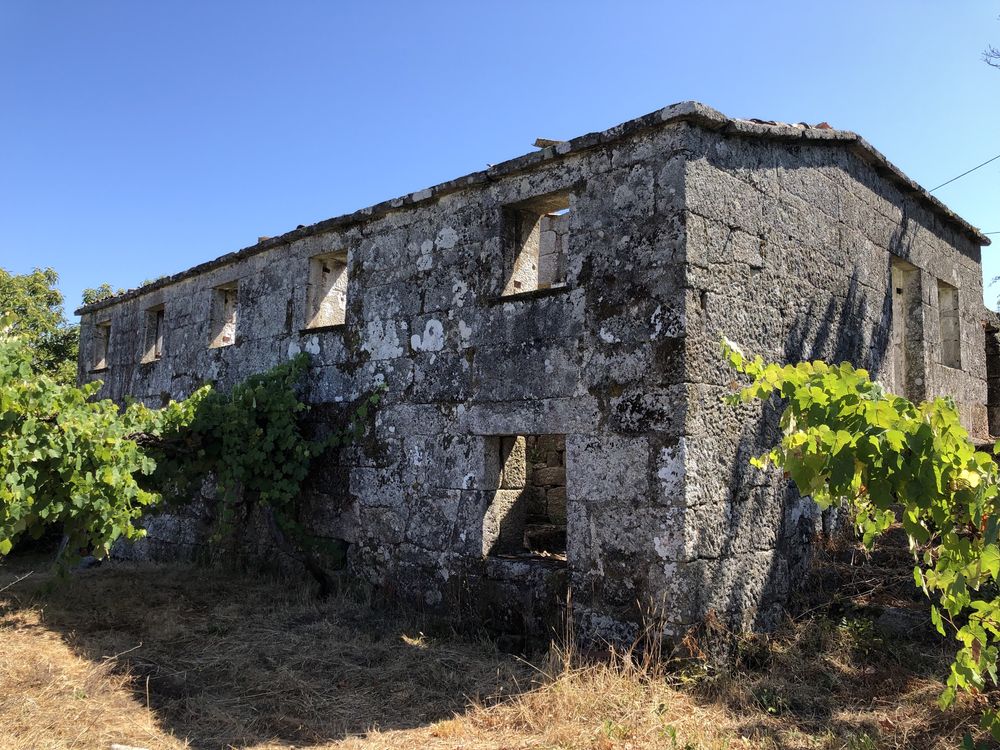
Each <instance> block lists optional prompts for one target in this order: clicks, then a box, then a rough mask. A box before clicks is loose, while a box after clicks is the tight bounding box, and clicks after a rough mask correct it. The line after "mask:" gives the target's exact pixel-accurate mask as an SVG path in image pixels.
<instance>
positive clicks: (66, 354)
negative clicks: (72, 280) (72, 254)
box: [0, 268, 79, 383]
mask: <svg viewBox="0 0 1000 750" xmlns="http://www.w3.org/2000/svg"><path fill="white" fill-rule="evenodd" d="M58 280H59V276H58V275H57V274H56V272H55V271H53V270H52V269H51V268H44V269H40V268H36V269H35V270H34V271H32V272H31V273H27V274H22V275H15V274H11V273H9V272H8V271H5V270H4V269H2V268H0V317H2V316H8V321H7V326H8V333H9V334H13V335H17V336H20V337H22V338H23V340H24V342H25V343H26V345H27V346H28V347H29V348H30V351H31V359H32V363H33V367H35V368H36V369H38V370H39V371H41V372H45V373H47V374H49V375H50V376H52V377H53V378H55V379H56V380H57V381H59V382H61V383H73V382H74V381H75V380H76V360H77V347H78V341H79V329H78V328H77V327H76V326H73V325H69V324H67V323H66V320H65V318H64V317H63V296H62V294H61V293H60V292H59V290H58V289H56V286H55V285H56V282H57V281H58Z"/></svg>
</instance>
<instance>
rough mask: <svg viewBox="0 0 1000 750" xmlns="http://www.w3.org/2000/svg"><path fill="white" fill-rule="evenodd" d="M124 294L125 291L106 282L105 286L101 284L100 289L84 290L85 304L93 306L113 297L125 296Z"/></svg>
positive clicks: (89, 288) (90, 288)
mask: <svg viewBox="0 0 1000 750" xmlns="http://www.w3.org/2000/svg"><path fill="white" fill-rule="evenodd" d="M124 292H125V290H124V289H115V288H114V287H112V286H111V284H108V283H107V282H105V283H104V284H101V285H100V286H98V287H88V288H86V289H84V290H83V304H85V305H92V304H94V303H95V302H100V301H101V300H104V299H110V298H111V297H115V296H117V295H119V294H123V293H124Z"/></svg>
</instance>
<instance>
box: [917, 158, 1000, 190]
mask: <svg viewBox="0 0 1000 750" xmlns="http://www.w3.org/2000/svg"><path fill="white" fill-rule="evenodd" d="M997 159H1000V154H997V155H996V156H994V157H993V158H992V159H987V160H986V161H984V162H983V163H982V164H980V165H978V166H975V167H973V168H972V169H970V170H969V171H968V172H962V174H960V175H959V176H958V177H952V178H951V179H950V180H948V181H947V182H942V183H941V184H940V185H938V186H937V187H936V188H931V189H930V190H928V191H927V192H928V193H933V192H934V191H935V190H938V189H940V188H943V187H944V186H945V185H950V184H951V183H953V182H954V181H955V180H960V179H961V178H963V177H965V175H967V174H972V173H973V172H975V171H976V170H977V169H979V168H980V167H985V166H986V165H987V164H989V163H990V162H991V161H996V160H997Z"/></svg>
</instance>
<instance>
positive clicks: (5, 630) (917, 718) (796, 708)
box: [0, 560, 978, 750]
mask: <svg viewBox="0 0 1000 750" xmlns="http://www.w3.org/2000/svg"><path fill="white" fill-rule="evenodd" d="M875 562H877V561H875ZM890 562H892V561H891V560H890ZM19 565H20V566H21V567H19ZM22 568H23V563H17V562H13V563H8V564H7V566H6V567H5V568H0V588H2V587H3V586H4V584H5V583H6V582H7V581H9V580H11V579H12V578H13V577H15V575H16V574H17V573H19V572H20V571H21V570H22ZM827 570H828V571H830V570H833V572H834V574H833V575H832V578H834V579H836V585H835V587H834V589H830V590H828V589H829V586H831V585H833V584H830V583H829V579H830V576H828V579H827V581H826V583H823V582H822V581H821V584H823V585H819V586H818V587H817V588H816V592H817V594H816V596H817V599H818V600H820V601H821V602H825V603H824V604H821V605H819V606H817V607H816V608H814V609H813V611H812V612H810V613H809V614H807V615H806V616H805V617H803V618H801V619H800V620H799V621H797V622H790V623H789V624H788V625H787V626H786V627H785V628H784V629H783V630H782V632H780V633H778V634H776V635H775V636H773V637H771V638H762V637H755V638H750V637H744V638H740V639H737V640H736V642H735V643H736V645H735V646H734V647H732V648H730V649H728V650H727V654H726V655H725V656H724V657H723V656H722V653H721V652H722V650H724V649H723V646H722V645H721V644H722V643H723V639H719V638H715V637H709V636H710V635H711V634H710V633H709V634H708V635H705V634H703V635H702V636H700V638H701V640H700V641H699V647H700V648H702V649H703V650H705V651H712V650H717V651H718V652H719V653H718V654H716V655H717V656H719V657H720V658H719V659H716V660H715V662H718V664H721V666H719V665H716V666H712V664H713V662H712V661H703V660H701V659H697V658H695V659H688V660H687V661H684V662H673V663H666V664H664V663H663V662H658V661H655V660H648V659H647V660H642V659H639V658H637V657H636V656H635V655H634V654H633V655H631V656H628V655H625V656H623V655H617V656H608V655H605V657H604V658H600V659H594V658H591V659H590V660H588V661H584V660H582V659H579V658H577V657H575V656H573V655H568V654H566V653H564V652H558V651H553V652H552V653H550V655H549V656H548V658H545V657H544V656H543V657H541V658H540V659H539V661H538V662H537V663H536V665H535V666H532V665H530V664H529V663H528V662H527V661H526V660H524V659H519V658H516V657H513V656H510V655H507V654H503V653H501V652H499V651H498V650H497V649H496V648H495V647H494V646H493V645H491V644H490V642H489V641H487V640H485V639H475V638H470V637H468V636H465V637H462V636H458V635H456V634H454V633H452V632H450V631H448V630H447V629H444V628H443V627H442V626H440V625H437V626H435V625H434V624H433V623H431V622H430V621H422V620H418V619H414V618H409V619H395V618H393V617H389V616H388V615H386V614H384V613H379V612H377V611H374V610H372V608H371V607H370V606H368V605H366V604H365V603H361V602H358V601H356V600H354V599H351V598H349V597H346V596H345V597H339V598H335V599H333V600H329V601H326V602H317V601H316V600H315V599H314V598H313V597H312V596H311V594H310V592H309V591H308V590H307V589H306V588H305V587H302V586H298V585H294V584H289V582H288V581H281V580H277V579H270V578H260V577H247V576H241V575H237V574H235V573H232V572H222V571H218V570H207V569H199V568H189V567H183V566H171V567H130V566H117V565H116V566H103V567H101V568H98V569H95V570H91V571H86V572H83V573H80V574H76V575H74V576H73V577H72V579H71V580H70V581H68V582H66V583H64V584H61V585H55V586H53V585H51V584H52V582H51V581H49V580H47V578H46V577H45V576H39V575H33V576H31V577H29V578H28V579H26V580H24V581H21V582H20V583H17V584H16V585H14V586H12V587H10V588H8V589H7V590H5V591H2V592H0V600H2V607H0V646H2V648H0V748H3V750H29V749H30V750H44V749H48V748H51V749H52V750H55V749H57V748H58V749H62V748H73V749H74V750H76V749H88V750H89V749H90V748H94V749H100V750H107V749H108V748H109V747H110V746H111V744H112V743H120V744H124V745H132V746H137V747H144V748H149V749H150V750H159V749H161V748H162V749H165V750H174V749H175V748H183V747H191V748H230V747H232V748H254V749H255V750H265V749H270V748H292V747H294V748H313V749H314V750H319V749H320V748H333V747H343V748H352V749H358V750H361V749H363V750H371V749H372V748H390V747H391V748H548V747H566V748H597V749H599V750H605V749H610V748H622V749H624V748H633V749H634V750H639V748H670V749H678V750H680V749H686V748H706V749H712V750H714V749H720V750H721V749H722V748H728V749H729V750H737V749H741V748H746V749H749V748H765V749H766V748H803V749H804V748H825V749H828V750H840V749H842V748H846V749H849V750H869V749H872V748H954V747H956V746H957V745H958V743H959V741H960V739H961V736H962V734H963V733H964V732H965V731H967V730H969V729H971V728H974V724H975V714H976V711H977V708H978V707H977V706H976V705H974V701H971V700H964V701H963V702H962V705H961V706H960V707H959V708H958V710H956V711H952V712H948V713H941V712H940V711H938V710H937V709H936V707H935V699H936V697H937V694H938V692H939V690H940V688H941V683H940V681H939V679H938V676H939V675H941V674H943V667H944V665H945V664H946V663H947V658H948V651H947V648H948V644H946V643H945V644H943V643H940V642H938V641H936V640H935V639H934V638H931V637H927V636H926V635H925V634H924V631H923V629H920V632H919V633H917V634H915V636H916V637H914V638H912V639H910V638H902V639H896V638H885V637H883V636H882V635H880V634H879V632H878V630H877V629H875V628H874V627H873V626H872V620H871V618H870V617H869V616H868V615H869V614H870V613H873V612H875V611H876V610H875V609H874V604H875V603H876V601H875V600H877V599H881V601H882V603H883V604H885V603H887V602H890V603H891V602H893V601H895V603H896V604H899V603H900V601H899V599H900V597H903V598H904V599H905V597H906V596H908V591H907V590H906V589H905V587H903V586H902V585H901V584H900V585H899V586H898V587H897V585H896V584H897V583H898V581H897V578H898V576H896V577H895V578H894V576H895V575H896V574H895V573H893V572H892V566H891V565H890V566H888V567H884V569H880V568H878V566H877V565H875V564H874V562H873V563H870V564H869V565H867V566H863V567H861V568H858V567H853V568H847V567H844V566H840V567H838V565H836V564H834V563H832V562H831V564H830V565H829V566H828V567H827ZM911 585H912V584H911ZM824 586H826V588H824ZM831 602H832V603H831ZM904 603H905V602H904ZM908 606H909V605H908ZM692 650H697V649H696V648H695V649H692Z"/></svg>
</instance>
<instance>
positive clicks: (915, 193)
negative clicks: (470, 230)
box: [74, 101, 991, 315]
mask: <svg viewBox="0 0 1000 750" xmlns="http://www.w3.org/2000/svg"><path fill="white" fill-rule="evenodd" d="M677 122H690V123H693V124H695V125H699V126H701V127H703V128H705V129H707V130H713V131H717V132H722V133H725V134H732V135H739V136H746V137H752V138H767V139H770V140H776V141H811V142H816V143H823V142H828V143H840V144H844V145H845V146H847V147H848V148H850V149H851V150H852V151H853V152H854V153H855V154H856V155H857V156H858V157H860V158H861V159H862V160H864V161H866V162H867V163H869V164H870V165H872V166H873V167H874V168H875V170H876V172H877V173H878V174H879V175H880V176H882V177H885V178H887V179H889V180H890V181H892V182H894V183H896V184H897V185H898V186H900V187H901V188H902V189H903V193H904V195H908V196H910V197H913V198H916V199H918V200H919V201H921V202H923V203H925V204H926V205H927V206H928V207H929V208H930V209H931V210H932V211H933V212H934V213H936V214H938V215H940V216H941V217H942V218H943V219H944V220H945V221H946V222H947V223H950V224H953V225H954V226H956V227H957V228H958V229H959V230H960V231H962V232H963V233H965V234H966V235H967V236H968V237H969V238H970V239H972V240H973V241H974V242H976V243H977V244H979V245H980V246H986V245H989V244H991V242H990V238H989V237H987V236H986V235H985V234H983V233H982V232H981V231H979V229H977V228H976V227H974V226H972V225H971V224H969V223H968V222H967V221H966V220H965V219H963V218H962V217H961V216H959V215H958V214H956V213H955V212H954V211H952V210H951V209H950V208H948V207H947V206H946V205H945V204H944V203H942V202H941V201H940V200H938V199H937V198H935V197H934V196H933V195H931V194H930V193H929V192H928V191H927V190H925V189H924V188H922V187H921V186H920V185H919V184H917V183H916V182H915V181H914V180H912V179H910V178H909V177H907V176H906V174H905V173H904V172H903V171H902V170H901V169H900V168H899V167H897V166H896V165H895V164H893V163H892V162H890V161H889V160H888V159H887V158H886V157H885V155H883V154H882V153H881V152H880V151H879V150H878V149H876V148H875V147H874V146H872V145H871V144H870V143H868V141H866V140H865V139H864V138H862V137H861V136H859V135H858V134H857V133H854V132H852V131H849V130H834V129H830V128H814V127H799V126H791V125H781V124H773V125H772V124H766V123H762V122H757V121H753V120H741V119H735V118H731V117H727V116H726V115H724V114H723V113H722V112H720V111H718V110H717V109H713V108H712V107H709V106H707V105H705V104H702V103H701V102H697V101H684V102H678V103H677V104H671V105H670V106H667V107H664V108H663V109H660V110H657V111H655V112H650V113H649V114H646V115H643V116H641V117H636V118H635V119H632V120H628V121H626V122H623V123H621V124H620V125H615V126H614V127H611V128H608V129H607V130H602V131H599V132H594V133H587V134H586V135H581V136H578V137H576V138H573V139H571V140H569V141H564V142H561V143H558V144H556V145H554V146H548V147H546V148H543V149H539V150H538V151H532V152H530V153H527V154H524V155H522V156H518V157H515V158H513V159H509V160H507V161H504V162H500V163H499V164H494V165H493V166H491V167H490V168H489V169H485V170H481V171H478V172H472V173H470V174H467V175H464V176H462V177H458V178H455V179H453V180H448V181H447V182H442V183H439V184H437V185H434V186H432V187H429V188H424V189H423V190H418V191H416V192H413V193H407V194H406V195H403V196H400V197H398V198H392V199H390V200H386V201H382V202H380V203H376V204H374V205H372V206H368V207H367V208H362V209H359V210H357V211H353V212H351V213H348V214H342V215H341V216H336V217H333V218H330V219H324V220H323V221H319V222H317V223H315V224H310V225H309V226H305V227H301V228H299V229H293V230H292V231H291V232H286V233H285V234H282V235H278V236H276V237H270V238H268V239H266V240H262V241H260V242H258V243H256V244H254V245H250V246H248V247H244V248H242V249H240V250H236V251H234V252H230V253H226V254H225V255H221V256H219V257H217V258H215V259H213V260H209V261H205V262H204V263H199V264H198V265H196V266H192V267H191V268H188V269H186V270H184V271H180V272H178V273H175V274H172V275H170V276H164V277H162V278H160V279H157V280H156V281H153V282H150V283H149V284H146V285H144V286H141V287H137V288H135V289H129V290H128V291H125V292H123V293H121V294H117V295H114V296H112V297H107V298H105V299H102V300H98V301H97V302H91V303H90V304H87V305H81V306H80V307H79V308H77V309H76V310H75V311H74V314H75V315H84V314H87V313H91V312H95V311H97V310H101V309H103V308H106V307H110V306H111V305H116V304H118V303H120V302H124V301H126V300H129V299H133V298H135V297H138V296H140V295H143V294H148V293H149V292H152V291H155V290H156V289H160V288H163V287H166V286H170V285H171V284H176V283H177V282H179V281H183V280H184V279H187V278H190V277H192V276H197V275H198V274H201V273H205V272H206V271H210V270H212V269H215V268H220V267H222V266H226V265H229V264H231V263H236V262H238V261H241V260H244V259H246V258H250V257H253V256H254V255H258V254H259V253H263V252H266V251H268V250H271V249H274V248H276V247H280V246H281V245H287V244H289V243H291V242H294V241H296V240H300V239H304V238H306V237H311V236H313V235H315V234H321V233H324V232H329V231H333V230H335V229H340V228H343V227H346V226H351V225H353V224H359V223H362V222H365V221H368V220H371V219H373V218H378V217H380V216H384V215H385V214H388V213H390V212H392V211H397V210H400V209H403V208H409V207H412V206H416V205H421V204H425V203H429V202H431V201H434V200H437V199H438V198H440V197H442V196H444V195H448V194H449V193H454V192H458V191H459V190H464V189H466V188H469V187H473V186H476V185H482V184H486V183H489V182H493V181H495V180H497V179H498V178H500V177H506V176H509V175H512V174H517V173H518V172H523V171H526V170H528V169H531V168H533V167H535V166H537V165H539V164H543V163H545V162H550V161H553V160H557V159H561V158H563V157H565V156H567V155H569V154H575V153H581V152H583V151H589V150H591V149H594V148H597V147H599V146H603V145H607V144H609V143H614V142H616V141H620V140H622V139H624V138H627V137H629V136H632V135H635V134H636V133H639V132H642V131H645V130H650V129H653V128H656V127H660V126H663V125H669V124H672V123H677Z"/></svg>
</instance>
